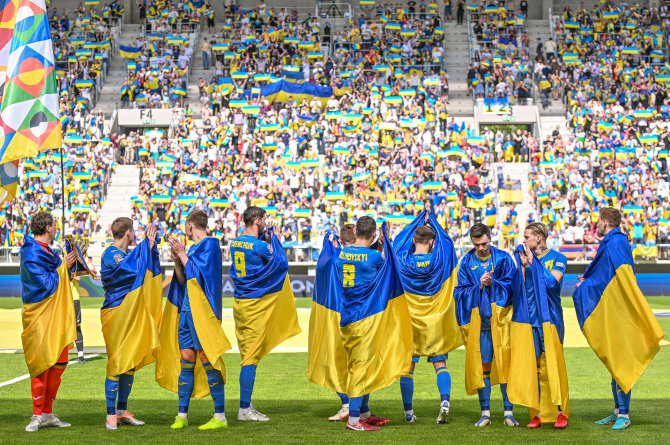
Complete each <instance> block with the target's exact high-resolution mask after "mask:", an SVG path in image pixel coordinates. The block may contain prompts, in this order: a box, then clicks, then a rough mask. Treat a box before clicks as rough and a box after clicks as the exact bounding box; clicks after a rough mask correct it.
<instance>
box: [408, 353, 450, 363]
mask: <svg viewBox="0 0 670 445" xmlns="http://www.w3.org/2000/svg"><path fill="white" fill-rule="evenodd" d="M447 357H449V354H444V355H434V356H432V357H428V363H435V362H446V361H447ZM419 358H420V357H419V356H418V355H417V356H414V357H412V361H413V362H414V363H419Z"/></svg>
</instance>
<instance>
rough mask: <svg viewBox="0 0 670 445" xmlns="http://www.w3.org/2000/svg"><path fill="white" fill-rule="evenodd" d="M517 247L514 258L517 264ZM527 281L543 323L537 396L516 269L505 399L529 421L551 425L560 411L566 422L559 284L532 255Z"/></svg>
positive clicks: (520, 270)
mask: <svg viewBox="0 0 670 445" xmlns="http://www.w3.org/2000/svg"><path fill="white" fill-rule="evenodd" d="M523 251H524V250H523V246H519V247H518V248H517V249H516V251H515V252H514V255H515V257H516V261H517V264H521V260H520V258H519V255H520V254H521V253H523ZM526 270H527V273H526V278H525V279H526V280H532V286H533V290H534V293H535V301H536V304H537V308H538V316H539V318H540V321H541V322H542V333H543V336H544V353H543V354H542V357H541V358H540V359H541V361H540V368H539V388H540V393H539V394H538V368H537V361H536V354H535V343H534V340H533V327H532V325H531V318H530V313H529V310H528V296H527V294H526V283H525V281H524V276H523V273H524V272H523V268H521V267H519V268H517V270H516V272H515V274H514V281H513V283H512V295H513V297H512V306H513V308H514V309H513V311H512V324H511V328H510V343H511V344H512V345H514V346H513V347H512V354H511V358H510V371H509V377H508V379H507V394H508V396H509V399H510V402H512V403H513V404H515V405H524V406H527V407H528V409H529V411H530V417H531V418H533V417H535V416H540V417H541V418H542V421H544V422H555V421H556V418H557V417H558V409H557V407H558V406H559V405H560V407H561V409H562V411H563V413H565V415H566V417H570V400H569V397H568V374H567V370H566V367H565V357H564V355H563V334H564V332H565V327H564V324H563V310H562V309H561V283H560V282H558V281H557V280H556V278H554V276H553V275H552V274H551V272H550V271H549V270H548V269H547V268H545V267H544V266H543V265H542V262H541V261H540V259H539V258H538V257H537V255H535V253H533V264H532V265H529V266H528V269H526Z"/></svg>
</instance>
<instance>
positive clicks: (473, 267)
mask: <svg viewBox="0 0 670 445" xmlns="http://www.w3.org/2000/svg"><path fill="white" fill-rule="evenodd" d="M469 257H470V260H469V261H468V264H465V267H468V268H469V269H470V271H472V274H473V275H474V276H475V280H476V282H477V283H479V282H480V280H481V279H482V275H484V274H485V273H486V272H493V258H492V257H491V254H489V256H487V257H486V258H480V257H479V256H477V254H474V255H470V256H469ZM481 320H482V324H481V330H482V331H490V330H491V318H490V317H486V316H483V315H482V317H481Z"/></svg>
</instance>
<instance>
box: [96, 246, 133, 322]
mask: <svg viewBox="0 0 670 445" xmlns="http://www.w3.org/2000/svg"><path fill="white" fill-rule="evenodd" d="M127 256H128V252H124V251H123V250H121V249H119V248H118V247H116V246H115V245H113V244H112V245H111V246H109V247H107V248H106V249H105V251H104V252H103V254H102V260H101V264H100V277H101V278H102V286H103V288H104V289H105V302H104V303H103V304H102V308H103V309H107V308H109V307H115V306H117V304H116V303H117V301H116V299H115V300H111V299H110V298H109V296H108V293H107V291H108V290H109V288H110V286H116V284H115V283H109V282H107V280H105V279H104V277H106V276H107V274H108V273H109V272H110V271H111V270H112V269H116V266H117V265H118V264H119V263H122V262H123V261H124V260H125V259H126V257H127ZM116 298H117V299H118V298H125V295H117V296H116Z"/></svg>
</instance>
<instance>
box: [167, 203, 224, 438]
mask: <svg viewBox="0 0 670 445" xmlns="http://www.w3.org/2000/svg"><path fill="white" fill-rule="evenodd" d="M185 229H186V230H185V232H186V236H187V237H188V239H189V241H192V242H193V245H192V246H191V247H190V248H189V250H188V253H186V249H185V247H184V245H183V244H182V243H180V242H179V241H178V240H177V239H175V238H173V237H170V238H169V239H168V242H169V243H170V247H171V248H172V259H173V260H174V265H175V269H174V277H173V279H174V280H176V281H177V283H178V284H179V285H181V286H183V287H184V288H185V289H186V290H185V295H184V298H183V301H182V305H181V313H180V315H179V333H178V337H179V350H180V355H181V374H180V375H179V388H178V394H179V413H178V415H177V417H175V421H174V423H173V424H172V426H171V427H170V428H172V429H182V428H185V427H187V426H188V420H187V416H188V407H189V403H190V400H191V395H192V394H193V388H194V385H195V366H196V359H197V358H198V357H199V358H200V361H201V362H202V367H203V368H204V370H205V372H206V373H207V382H208V384H209V392H210V394H211V396H212V399H213V401H214V417H212V419H211V420H210V421H209V422H207V423H206V424H204V425H201V426H200V427H199V429H201V430H213V429H218V428H227V427H228V421H227V420H226V413H225V393H224V379H223V374H222V372H221V370H220V369H218V368H217V367H216V366H215V364H217V363H220V365H217V366H219V367H221V366H222V365H223V363H222V359H221V357H220V356H208V355H207V354H206V353H205V349H207V348H208V346H207V345H208V344H209V342H211V341H212V338H216V342H217V343H219V344H217V345H214V347H213V348H219V347H220V349H218V350H219V351H221V350H225V349H227V348H228V347H229V346H227V345H222V344H220V343H223V342H224V341H225V342H227V339H225V334H223V330H222V328H221V305H222V300H221V287H222V285H223V284H222V283H223V279H222V275H221V274H222V268H221V265H222V261H221V248H220V242H219V240H218V239H217V238H213V237H208V236H207V214H206V213H205V212H204V211H202V210H195V211H193V212H191V213H189V215H188V216H187V217H186V224H185ZM205 274H206V275H205ZM187 276H188V279H187ZM205 279H206V280H205ZM187 282H188V285H187ZM192 292H194V293H197V295H191V293H192ZM196 298H198V301H197V302H195V301H192V299H196ZM201 300H206V301H201ZM196 303H197V304H198V305H199V306H198V307H200V306H203V307H204V311H205V314H204V315H201V316H200V317H201V318H199V316H198V313H199V312H196V311H195V310H194V311H192V310H191V309H192V306H194V305H195V304H196ZM200 310H202V309H200ZM208 321H209V322H213V324H214V329H215V331H211V330H208V329H206V328H207V327H208V326H209V325H208V324H207V322H208ZM196 325H197V326H198V328H196ZM198 330H202V331H203V332H205V331H207V332H205V333H206V334H207V338H204V337H205V335H203V338H202V339H200V338H199V336H198V332H197V331H198ZM217 355H218V352H217Z"/></svg>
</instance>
